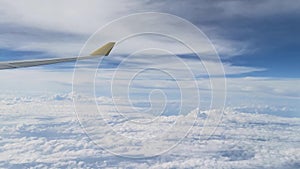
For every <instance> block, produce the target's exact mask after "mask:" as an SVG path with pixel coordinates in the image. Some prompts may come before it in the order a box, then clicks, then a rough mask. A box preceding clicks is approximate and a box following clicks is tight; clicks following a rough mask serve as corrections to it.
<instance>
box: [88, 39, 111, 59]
mask: <svg viewBox="0 0 300 169" xmlns="http://www.w3.org/2000/svg"><path fill="white" fill-rule="evenodd" d="M115 44H116V42H108V43H106V44H105V45H103V46H101V47H100V48H98V49H96V50H95V51H94V52H92V53H91V54H90V55H91V56H95V55H104V56H108V55H109V53H110V52H111V50H112V48H113V47H114V45H115Z"/></svg>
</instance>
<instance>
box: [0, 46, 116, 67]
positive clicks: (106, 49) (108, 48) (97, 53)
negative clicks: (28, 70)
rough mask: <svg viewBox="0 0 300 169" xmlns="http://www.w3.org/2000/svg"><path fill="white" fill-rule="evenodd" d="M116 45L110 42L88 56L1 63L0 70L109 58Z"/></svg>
mask: <svg viewBox="0 0 300 169" xmlns="http://www.w3.org/2000/svg"><path fill="white" fill-rule="evenodd" d="M114 45H115V42H109V43H107V44H105V45H103V46H102V47H100V48H99V49H97V50H95V51H94V52H92V53H91V54H90V55H88V56H79V57H68V58H53V59H37V60H20V61H7V62H0V70H1V69H15V68H22V67H32V66H40V65H49V64H55V63H62V62H72V61H76V60H84V59H91V58H94V57H99V56H107V55H109V53H110V51H111V50H112V48H113V47H114Z"/></svg>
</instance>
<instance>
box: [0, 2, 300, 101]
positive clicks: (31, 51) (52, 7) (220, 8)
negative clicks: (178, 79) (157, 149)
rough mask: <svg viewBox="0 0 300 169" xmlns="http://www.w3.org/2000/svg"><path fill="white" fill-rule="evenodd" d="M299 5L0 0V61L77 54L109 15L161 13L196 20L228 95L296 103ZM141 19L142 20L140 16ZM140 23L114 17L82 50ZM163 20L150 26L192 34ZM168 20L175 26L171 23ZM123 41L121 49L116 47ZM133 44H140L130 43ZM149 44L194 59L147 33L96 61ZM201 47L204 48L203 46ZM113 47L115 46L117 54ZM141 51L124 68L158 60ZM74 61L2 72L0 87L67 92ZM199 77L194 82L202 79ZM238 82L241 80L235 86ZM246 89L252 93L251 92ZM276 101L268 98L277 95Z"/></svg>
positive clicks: (112, 61) (109, 61)
mask: <svg viewBox="0 0 300 169" xmlns="http://www.w3.org/2000/svg"><path fill="white" fill-rule="evenodd" d="M299 8H300V3H298V2H295V1H284V2H281V1H268V0H266V1H243V2H242V1H226V2H223V1H213V2H208V1H193V0H191V1H188V2H181V1H172V2H169V1H164V2H157V1H110V2H109V3H108V2H106V1H89V3H86V2H84V1H72V3H71V2H70V1H59V2H54V1H46V2H40V1H34V0H33V1H26V3H25V2H13V1H5V0H4V1H1V5H0V11H1V16H0V19H1V21H0V25H1V26H0V31H1V34H0V37H1V39H2V40H1V42H0V48H1V52H0V60H1V61H7V60H18V59H35V58H48V57H66V56H73V55H75V56H76V55H78V54H79V52H80V50H81V49H83V48H82V47H83V46H84V44H85V42H86V41H87V40H88V38H89V37H90V36H91V35H92V34H93V33H94V32H95V31H97V30H98V29H99V28H101V27H102V26H104V25H105V24H107V23H109V22H111V21H112V20H114V19H118V18H120V17H122V16H126V15H129V14H133V13H137V12H166V13H169V14H173V15H177V16H179V17H181V18H183V19H186V20H188V21H189V22H191V23H192V24H194V25H196V26H197V27H198V28H199V29H200V30H201V31H203V33H204V34H205V36H207V38H208V39H209V40H210V41H211V42H212V44H213V45H214V47H215V48H216V50H217V52H218V54H219V56H220V58H221V60H222V64H223V67H224V70H225V75H226V77H227V80H228V81H227V82H228V83H227V85H228V89H229V92H228V96H229V98H232V99H228V100H230V101H232V102H233V103H231V104H235V101H239V99H234V98H237V97H236V96H235V95H236V93H237V92H238V93H241V94H239V95H241V96H242V95H248V94H247V92H253V93H258V94H257V95H255V97H259V98H265V99H264V100H265V101H262V102H261V104H270V103H265V102H269V101H268V100H269V98H272V99H273V98H274V97H279V98H280V97H282V98H284V100H286V98H287V99H290V98H292V101H291V104H292V105H288V106H296V105H297V104H296V103H297V102H298V101H299V96H298V95H297V93H299V87H298V86H299V85H298V84H299V80H298V78H299V71H298V65H299V64H298V63H299V45H300V44H299V40H298V37H299V31H298V30H299V25H300V23H299V19H298V18H299V15H300V14H299V10H298V9H299ZM140 22H141V23H142V22H147V21H143V20H141V21H140ZM140 22H138V21H136V22H131V24H129V26H123V25H122V24H119V26H120V28H119V27H117V29H116V30H111V33H105V34H101V35H99V36H98V37H97V38H95V39H96V40H99V42H98V41H96V42H94V43H92V45H88V47H85V48H84V50H83V51H84V52H90V51H91V50H94V48H96V47H98V46H99V43H100V44H101V43H102V44H103V43H105V42H106V39H110V38H111V37H114V36H115V34H119V33H120V34H122V33H124V32H129V33H131V32H134V31H135V30H136V28H137V27H141V28H142V27H143V25H142V24H140ZM162 22H165V24H163V25H155V26H154V28H155V27H158V29H164V28H168V29H169V31H170V32H182V34H183V35H184V36H186V37H191V38H193V34H192V33H191V32H189V31H185V28H184V27H183V26H181V25H183V24H180V23H176V22H174V23H172V22H169V21H167V20H166V21H165V20H162ZM125 25H126V24H125ZM127 25H128V24H127ZM172 25H176V26H175V27H174V26H173V27H172ZM172 28H173V29H172ZM116 36H117V35H116ZM126 42H127V43H126ZM153 44H154V45H153ZM122 45H123V49H125V50H122ZM143 45H144V46H143ZM137 46H139V48H136V47H137ZM149 46H151V47H161V48H165V49H167V50H170V51H172V52H173V53H174V54H175V55H179V56H180V58H183V59H184V60H185V61H186V62H188V63H193V62H194V61H193V58H195V55H192V54H191V53H192V52H191V51H187V50H185V49H183V48H182V47H180V45H178V44H176V43H173V41H172V39H168V38H166V37H155V36H151V35H149V36H147V35H146V36H141V37H135V38H132V39H129V40H126V41H125V43H123V44H122V43H120V45H119V48H117V49H115V55H116V56H114V57H111V58H105V59H104V61H103V62H104V63H103V64H102V66H103V67H108V68H113V67H114V65H118V64H119V63H120V60H122V59H124V57H123V58H122V56H123V55H124V56H126V55H128V52H134V50H137V49H142V48H147V47H149ZM199 46H201V44H200V45H199ZM92 47H93V48H92ZM205 48H206V47H204V48H202V49H203V50H205ZM118 49H120V50H119V51H121V53H117V51H118ZM81 52H82V50H81ZM122 52H123V53H122ZM84 54H85V53H84ZM86 54H87V53H86ZM113 54H114V51H113V52H112V55H113ZM122 54H123V55H122ZM142 57H143V56H142ZM142 57H135V59H131V60H130V62H128V63H130V65H131V66H130V65H126V64H125V66H123V67H124V68H125V69H126V68H129V67H132V66H133V67H134V66H136V65H143V66H145V67H147V66H148V67H150V66H152V67H153V66H157V64H158V63H157V60H158V59H152V60H150V61H149V63H143V62H147V61H148V60H145V59H143V58H142ZM170 58H172V57H170ZM170 58H168V57H164V58H161V59H160V60H159V62H161V63H165V61H164V59H165V60H166V61H169V63H168V64H169V65H170V66H169V67H172V68H173V67H174V66H175V67H176V66H177V67H176V69H178V71H180V69H179V68H178V65H176V64H172V63H171V62H172V59H171V60H170ZM201 59H202V60H201V62H202V63H206V64H210V65H211V67H215V66H214V63H215V62H214V61H211V60H210V57H209V56H203V57H202V58H201ZM170 61H171V62H170ZM151 62H152V63H151ZM195 63H200V62H199V61H198V62H195ZM166 65H167V64H166ZM73 66H74V63H68V64H58V65H54V66H43V67H37V68H26V69H21V70H8V71H2V72H1V74H2V75H1V79H2V80H1V81H3V82H4V83H3V85H2V90H7V91H9V90H12V91H14V90H33V88H34V89H36V90H38V89H40V90H49V91H53V90H54V91H55V90H56V89H57V90H58V89H60V91H62V92H69V91H70V90H71V83H72V80H71V79H72V71H73V69H72V67H73ZM200 67H201V68H200ZM193 70H197V71H199V74H198V76H199V77H202V76H205V67H203V66H201V65H200V66H199V65H197V64H195V65H193ZM201 72H203V73H201ZM56 74H59V76H57V75H56ZM177 74H178V73H177ZM108 75H109V74H108ZM182 75H183V76H184V74H182ZM13 76H21V77H25V80H22V82H20V79H14V78H11V77H13ZM104 76H105V75H104ZM106 76H107V75H106ZM196 76H197V74H196ZM45 77H46V78H45ZM51 77H53V78H51ZM248 77H251V78H248ZM31 79H35V80H31ZM245 79H246V80H245ZM264 79H265V80H264ZM197 81H198V82H200V80H197ZM203 81H205V80H203ZM236 81H238V83H239V85H236ZM18 82H19V83H22V84H23V85H22V87H20V86H19V85H16V84H18ZM231 82H232V83H231ZM268 82H270V83H268ZM162 83H163V82H162ZM250 83H251V85H250V87H249V84H250ZM42 84H43V85H42ZM33 86H34V87H33ZM41 86H43V87H41ZM55 88H56V89H55ZM231 91H232V92H231ZM250 95H251V94H250ZM252 96H253V94H252V95H251V98H252ZM253 97H254V96H253ZM238 98H239V97H238ZM249 99H250V98H249ZM280 100H281V99H279V100H277V101H276V103H274V104H277V103H279V102H281V101H280ZM289 104H290V102H289ZM281 106H286V105H285V104H282V105H281Z"/></svg>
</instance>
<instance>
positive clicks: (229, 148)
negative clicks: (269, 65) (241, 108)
mask: <svg viewBox="0 0 300 169" xmlns="http://www.w3.org/2000/svg"><path fill="white" fill-rule="evenodd" d="M6 98H7V100H6V102H0V112H1V113H0V116H1V123H0V145H1V151H0V166H1V167H4V168H20V167H26V168H30V167H33V168H42V167H47V168H59V167H63V168H66V167H67V168H95V167H97V168H99V167H100V168H103V167H107V168H110V167H111V168H116V167H122V168H125V167H133V168H295V169H296V168H299V162H300V154H299V152H300V149H299V146H298V143H299V141H300V137H299V134H298V133H299V132H300V131H299V129H300V128H299V125H300V119H299V118H282V117H277V116H270V115H265V114H255V113H243V112H238V111H235V110H232V109H227V110H226V111H225V112H224V115H223V119H222V121H221V123H220V124H219V125H218V126H217V129H216V131H215V133H214V134H213V135H212V136H211V137H210V139H208V140H203V139H201V132H200V131H201V130H202V124H203V120H205V114H206V113H208V112H205V111H204V112H202V114H201V115H199V116H198V117H197V118H196V121H195V124H194V127H193V128H192V130H191V131H190V133H189V134H188V135H187V137H186V138H184V139H183V140H182V142H180V143H179V144H178V145H177V146H176V147H175V148H173V149H171V150H170V151H168V152H166V153H164V154H161V155H160V156H157V157H153V158H145V159H143V158H142V159H131V158H122V157H117V156H115V155H113V154H110V153H108V152H107V151H106V150H104V149H101V147H102V148H103V147H104V148H107V149H109V150H110V151H118V152H119V153H120V154H123V155H124V154H135V155H137V156H138V157H143V156H147V151H146V150H145V149H143V147H144V146H145V145H143V142H140V140H139V139H132V140H131V141H130V142H127V141H128V139H124V140H115V141H112V140H110V138H109V132H108V133H107V134H106V135H102V137H100V138H99V139H100V140H102V143H103V144H102V145H95V144H93V142H92V141H91V140H90V138H88V137H87V135H85V133H84V132H83V130H82V128H81V127H80V125H79V123H78V121H77V118H76V115H75V113H74V110H73V105H72V101H71V100H69V99H68V98H70V96H68V95H55V96H53V97H41V96H37V97H32V98H30V99H29V98H27V99H26V98H23V99H17V100H19V101H15V100H12V98H13V97H12V96H7V97H6ZM89 104H91V103H88V102H87V104H85V105H83V106H85V107H87V108H88V107H89ZM103 111H104V112H107V113H108V112H109V109H103ZM192 114H193V113H192V112H191V114H190V115H192ZM118 118H119V117H118V116H115V117H114V119H112V120H111V121H109V124H110V125H111V126H115V127H117V126H120V127H121V126H122V124H125V123H127V122H128V121H118ZM186 118H189V117H188V116H185V117H184V116H182V119H181V120H184V119H186ZM174 120H177V122H178V124H180V125H179V126H178V128H177V133H169V134H170V135H169V137H166V138H165V140H164V139H163V140H162V142H161V143H160V144H159V145H161V146H162V147H161V149H162V150H164V149H165V148H166V147H165V146H168V145H169V144H173V143H174V142H177V141H178V140H177V139H176V136H177V135H180V134H181V133H180V132H181V131H182V130H181V128H183V127H184V126H185V125H187V124H189V123H190V122H184V123H181V120H180V119H178V117H176V116H160V117H158V118H157V119H156V122H160V123H161V124H165V125H167V126H168V125H169V124H172V123H173V122H174ZM182 122H183V121H182ZM131 124H132V123H131ZM216 125H217V124H216ZM89 127H91V128H94V129H96V130H101V131H106V130H107V131H109V130H110V129H109V128H107V126H106V127H105V126H101V125H99V124H94V123H90V126H89ZM158 129H159V128H158V127H157V126H155V125H151V124H150V125H147V127H143V125H139V124H137V125H133V126H131V127H130V126H128V128H123V130H120V133H118V134H121V135H126V136H132V137H133V138H141V137H142V138H147V136H148V134H151V133H153V134H155V135H160V134H162V133H160V132H157V130H158ZM141 133H144V134H143V135H140V134H141Z"/></svg>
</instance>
